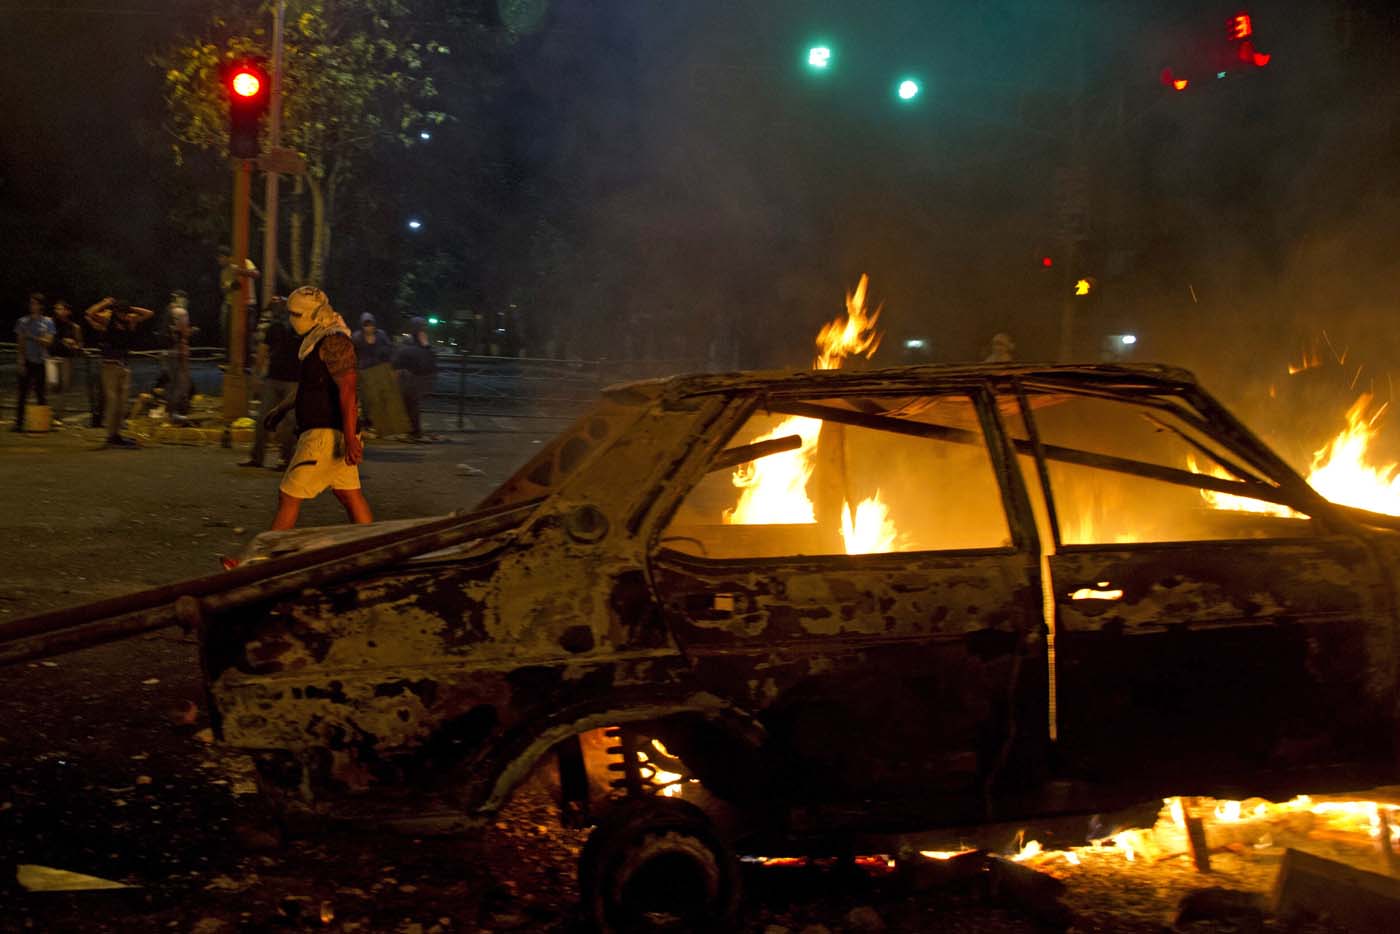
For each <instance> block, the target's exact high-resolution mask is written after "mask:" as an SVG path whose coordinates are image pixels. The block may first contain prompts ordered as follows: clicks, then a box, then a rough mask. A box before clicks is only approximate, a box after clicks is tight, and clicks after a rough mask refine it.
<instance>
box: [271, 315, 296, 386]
mask: <svg viewBox="0 0 1400 934" xmlns="http://www.w3.org/2000/svg"><path fill="white" fill-rule="evenodd" d="M263 343H265V344H267V378H268V379H276V380H284V381H286V382H289V383H294V382H296V381H297V378H298V376H299V375H300V372H301V361H300V360H299V359H297V352H298V351H300V350H301V338H300V337H297V334H296V332H295V331H293V330H292V326H291V325H290V324H288V323H287V322H285V321H273V322H272V323H271V324H269V325H268V326H267V330H266V331H265V332H264V333H263Z"/></svg>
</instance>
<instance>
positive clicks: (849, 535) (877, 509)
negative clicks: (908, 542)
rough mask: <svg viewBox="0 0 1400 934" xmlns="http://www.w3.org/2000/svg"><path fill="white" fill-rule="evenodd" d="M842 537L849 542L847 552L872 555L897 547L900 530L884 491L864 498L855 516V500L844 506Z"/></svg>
mask: <svg viewBox="0 0 1400 934" xmlns="http://www.w3.org/2000/svg"><path fill="white" fill-rule="evenodd" d="M841 538H842V540H843V541H845V543H846V554H848V555H869V554H884V553H885V552H889V551H893V550H894V548H895V544H896V542H897V541H898V540H899V530H898V529H896V528H895V524H894V520H893V519H891V518H890V508H889V506H887V505H886V504H885V502H884V500H882V499H880V491H879V490H876V491H875V495H874V496H871V497H869V498H868V499H863V500H861V502H860V505H859V506H857V507H856V512H855V517H854V518H852V516H851V504H850V503H845V504H843V505H842V507H841Z"/></svg>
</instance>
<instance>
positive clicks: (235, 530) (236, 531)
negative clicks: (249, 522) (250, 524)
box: [233, 525, 243, 535]
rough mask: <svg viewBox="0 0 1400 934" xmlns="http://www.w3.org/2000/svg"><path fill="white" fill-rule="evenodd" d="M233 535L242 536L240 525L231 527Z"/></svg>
mask: <svg viewBox="0 0 1400 934" xmlns="http://www.w3.org/2000/svg"><path fill="white" fill-rule="evenodd" d="M233 534H234V535H242V534H243V526H241V525H235V526H234V527H233Z"/></svg>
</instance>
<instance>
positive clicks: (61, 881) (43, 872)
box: [15, 863, 136, 892]
mask: <svg viewBox="0 0 1400 934" xmlns="http://www.w3.org/2000/svg"><path fill="white" fill-rule="evenodd" d="M15 879H17V880H18V881H19V884H20V885H22V886H23V887H24V888H25V890H27V891H30V892H88V891H96V890H99V889H134V888H136V886H134V885H127V884H125V883H123V882H113V881H112V880H111V879H102V878H99V877H98V876H88V875H84V874H83V873H81V872H69V871H68V870H67V869H54V868H53V867H51V866H36V865H34V864H31V863H21V864H20V866H19V867H18V868H17V869H16V870H15Z"/></svg>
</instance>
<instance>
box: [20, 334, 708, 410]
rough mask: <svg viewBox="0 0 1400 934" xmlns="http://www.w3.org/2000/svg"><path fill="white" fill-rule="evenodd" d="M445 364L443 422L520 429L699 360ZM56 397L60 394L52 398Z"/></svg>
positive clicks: (140, 367)
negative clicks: (616, 387) (605, 391)
mask: <svg viewBox="0 0 1400 934" xmlns="http://www.w3.org/2000/svg"><path fill="white" fill-rule="evenodd" d="M165 359H166V354H165V352H164V351H158V350H148V351H132V353H131V356H130V359H129V361H128V362H129V365H130V367H131V370H132V374H131V391H132V393H133V394H135V393H138V392H149V391H151V390H152V389H154V388H155V386H156V385H157V383H158V382H159V381H160V379H161V374H162V372H163V368H164V366H165ZM437 363H438V372H437V377H436V379H435V380H434V383H433V391H432V393H431V394H430V395H429V396H428V397H427V398H426V399H425V400H424V403H423V411H424V412H425V414H430V415H433V416H434V421H435V422H436V423H437V424H438V425H439V426H443V425H444V423H446V425H451V424H453V423H454V422H455V425H456V428H457V429H458V430H467V429H475V430H495V431H515V430H525V429H526V428H532V429H533V430H538V429H540V428H547V427H552V425H549V424H544V425H541V424H537V422H540V421H544V422H546V423H551V422H556V421H563V420H569V419H572V418H575V417H577V416H578V415H579V414H580V413H581V412H582V411H583V410H584V409H585V408H586V407H587V406H588V405H589V403H591V402H592V401H593V400H594V399H595V398H597V395H598V392H599V391H600V390H601V389H602V388H603V387H605V386H608V385H610V384H612V383H616V382H622V381H625V380H631V379H646V378H649V377H655V376H667V375H670V374H673V373H683V372H690V371H693V370H695V369H699V368H700V367H699V366H698V365H695V364H688V363H687V362H686V361H667V360H633V361H621V360H551V359H544V358H528V357H482V356H473V355H470V354H459V353H439V354H438V355H437ZM223 364H224V351H223V349H222V348H218V347H196V348H192V349H191V351H190V375H191V378H192V379H193V381H194V391H195V392H197V393H204V394H205V395H218V394H219V392H220V391H221V388H222V385H223V369H222V368H223ZM101 366H102V362H101V359H100V358H99V357H97V356H96V354H95V353H94V352H93V351H91V350H89V351H88V352H87V355H85V356H84V357H82V358H80V359H78V360H75V361H74V366H73V386H72V388H71V389H70V390H69V394H68V396H67V397H66V399H65V400H64V401H65V402H66V403H67V405H66V411H67V412H68V413H70V414H71V413H76V412H83V411H87V410H88V407H89V406H90V405H92V404H95V401H96V400H98V399H99V398H100V396H101V391H102V390H101V383H100V376H99V373H100V371H101ZM15 388H16V354H15V345H14V344H0V418H10V419H13V417H14V412H15V401H16V397H17V395H16V392H15ZM51 401H54V400H51Z"/></svg>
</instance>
